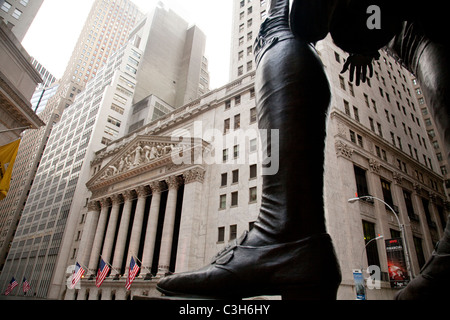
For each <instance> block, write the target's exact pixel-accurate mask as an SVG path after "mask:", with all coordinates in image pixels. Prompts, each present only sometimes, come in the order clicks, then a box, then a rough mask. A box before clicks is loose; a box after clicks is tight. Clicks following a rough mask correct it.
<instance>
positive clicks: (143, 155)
mask: <svg viewBox="0 0 450 320" xmlns="http://www.w3.org/2000/svg"><path fill="white" fill-rule="evenodd" d="M182 150H183V147H182V146H179V145H176V144H174V143H162V142H150V141H140V142H138V143H137V145H134V147H131V148H127V151H126V152H124V153H123V154H122V155H121V156H120V158H118V159H115V160H113V161H111V162H110V163H109V164H108V165H107V168H106V170H104V172H103V174H102V175H101V176H100V178H99V179H98V180H99V181H103V180H107V179H109V178H112V177H114V176H116V175H119V174H121V173H124V172H127V171H130V170H132V169H134V168H137V167H140V166H142V165H145V164H149V163H151V162H153V161H157V160H158V159H162V158H164V157H171V156H172V154H173V153H174V152H182Z"/></svg>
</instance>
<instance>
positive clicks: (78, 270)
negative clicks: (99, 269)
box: [70, 262, 85, 289]
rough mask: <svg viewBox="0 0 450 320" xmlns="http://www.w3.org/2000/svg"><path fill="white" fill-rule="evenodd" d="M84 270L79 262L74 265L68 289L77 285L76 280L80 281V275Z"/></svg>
mask: <svg viewBox="0 0 450 320" xmlns="http://www.w3.org/2000/svg"><path fill="white" fill-rule="evenodd" d="M84 272H85V270H84V269H83V268H82V267H81V266H80V264H79V263H78V262H77V264H76V265H75V270H74V271H73V275H72V285H71V287H70V289H74V288H75V286H76V285H77V283H78V281H80V279H81V277H82V276H83V274H84Z"/></svg>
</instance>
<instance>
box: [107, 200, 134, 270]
mask: <svg viewBox="0 0 450 320" xmlns="http://www.w3.org/2000/svg"><path fill="white" fill-rule="evenodd" d="M122 196H123V198H124V200H125V205H124V207H123V211H122V218H121V219H120V226H119V233H118V235H117V241H116V247H115V249H114V260H113V264H112V266H113V272H114V274H117V272H118V271H120V269H121V268H122V263H123V257H124V254H125V252H124V251H125V245H126V243H127V236H128V228H129V225H130V218H131V209H132V206H133V198H134V196H135V195H134V192H133V191H125V192H124V193H123V194H122Z"/></svg>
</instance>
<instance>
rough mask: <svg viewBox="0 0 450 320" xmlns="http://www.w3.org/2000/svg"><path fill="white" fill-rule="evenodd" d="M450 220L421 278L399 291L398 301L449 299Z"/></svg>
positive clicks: (424, 267)
mask: <svg viewBox="0 0 450 320" xmlns="http://www.w3.org/2000/svg"><path fill="white" fill-rule="evenodd" d="M449 268H450V220H449V221H447V227H446V228H445V232H444V236H443V237H442V239H441V240H440V241H439V242H438V243H437V245H436V248H435V250H434V251H433V254H432V255H431V257H430V259H429V260H428V261H427V262H426V264H425V265H424V266H423V268H422V270H421V271H420V274H419V276H417V277H416V278H414V279H413V280H412V281H411V282H410V283H409V284H408V285H407V286H406V288H405V289H402V290H401V291H399V292H398V293H397V295H396V297H395V299H396V300H430V301H435V300H442V299H448V296H449V292H448V290H449V288H450V272H449Z"/></svg>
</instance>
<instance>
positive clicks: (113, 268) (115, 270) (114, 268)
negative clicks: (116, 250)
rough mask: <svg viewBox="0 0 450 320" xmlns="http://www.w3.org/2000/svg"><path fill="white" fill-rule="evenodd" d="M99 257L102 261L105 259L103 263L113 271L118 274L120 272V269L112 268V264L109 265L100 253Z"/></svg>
mask: <svg viewBox="0 0 450 320" xmlns="http://www.w3.org/2000/svg"><path fill="white" fill-rule="evenodd" d="M100 258H102V260H103V261H105V263H106V264H107V265H108V266H109V267H110V268H111V270H114V271H115V272H117V273H118V274H120V271H119V270H117V269H116V268H114V267H113V266H112V265H110V264H109V263H108V261H106V260H105V259H103V257H102V255H100Z"/></svg>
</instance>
